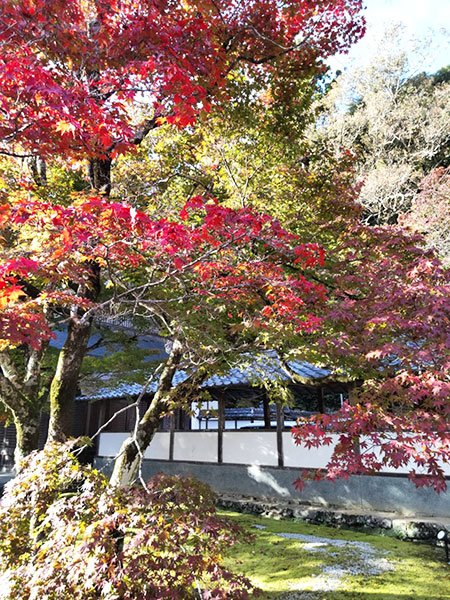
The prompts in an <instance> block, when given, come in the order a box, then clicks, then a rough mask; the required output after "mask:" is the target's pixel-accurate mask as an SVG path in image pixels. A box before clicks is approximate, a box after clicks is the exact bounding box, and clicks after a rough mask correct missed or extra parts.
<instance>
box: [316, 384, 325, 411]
mask: <svg viewBox="0 0 450 600" xmlns="http://www.w3.org/2000/svg"><path fill="white" fill-rule="evenodd" d="M317 395H318V400H317V403H318V406H319V412H320V413H324V412H325V398H324V396H325V395H324V392H323V386H320V387H319V389H318V390H317Z"/></svg>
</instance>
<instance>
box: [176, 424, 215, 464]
mask: <svg viewBox="0 0 450 600" xmlns="http://www.w3.org/2000/svg"><path fill="white" fill-rule="evenodd" d="M174 435H175V437H174V446H173V458H174V460H194V461H201V462H217V443H218V442H217V431H192V432H184V431H176V432H175V434H174Z"/></svg>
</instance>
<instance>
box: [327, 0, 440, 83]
mask: <svg viewBox="0 0 450 600" xmlns="http://www.w3.org/2000/svg"><path fill="white" fill-rule="evenodd" d="M365 6H366V10H365V13H364V14H365V16H366V21H367V33H366V35H365V36H364V38H363V39H362V40H360V41H359V42H358V43H357V44H355V45H354V46H353V48H352V49H351V50H350V52H349V54H348V55H339V56H336V57H333V58H332V59H330V61H329V63H330V66H331V67H332V69H340V70H344V69H352V68H353V67H363V66H365V65H366V64H367V63H368V62H369V61H370V58H371V57H373V55H374V53H375V52H376V41H377V39H379V37H380V36H381V34H382V32H383V30H385V29H386V27H387V26H388V25H389V23H394V22H396V23H401V24H402V25H403V26H404V27H405V35H406V37H407V38H413V37H419V38H425V37H426V36H430V35H431V37H432V40H433V43H432V45H431V47H430V51H429V53H428V54H427V57H426V61H425V65H424V69H425V70H426V71H428V72H429V73H434V72H436V71H437V70H438V69H440V68H441V67H444V66H446V65H449V64H450V0H365ZM444 27H447V31H446V32H445V31H444V30H443V28H444ZM408 54H409V56H410V58H411V61H412V62H414V59H415V58H416V56H415V53H414V50H413V47H412V45H409V46H408Z"/></svg>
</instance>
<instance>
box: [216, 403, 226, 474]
mask: <svg viewBox="0 0 450 600" xmlns="http://www.w3.org/2000/svg"><path fill="white" fill-rule="evenodd" d="M218 405H219V408H218V431H217V462H218V463H219V464H222V462H223V430H224V429H225V398H224V394H223V391H221V392H220V396H219V400H218Z"/></svg>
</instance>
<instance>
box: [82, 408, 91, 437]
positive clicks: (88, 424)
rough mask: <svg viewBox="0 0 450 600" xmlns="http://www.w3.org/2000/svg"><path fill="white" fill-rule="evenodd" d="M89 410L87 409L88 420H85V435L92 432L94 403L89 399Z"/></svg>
mask: <svg viewBox="0 0 450 600" xmlns="http://www.w3.org/2000/svg"><path fill="white" fill-rule="evenodd" d="M87 403H88V404H87V410H86V421H85V422H84V428H83V429H84V435H89V433H90V423H91V413H92V403H91V402H89V400H88V401H87Z"/></svg>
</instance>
